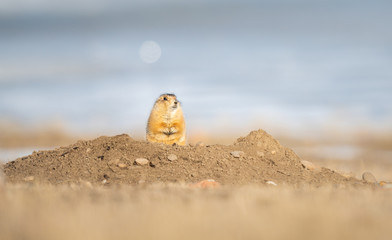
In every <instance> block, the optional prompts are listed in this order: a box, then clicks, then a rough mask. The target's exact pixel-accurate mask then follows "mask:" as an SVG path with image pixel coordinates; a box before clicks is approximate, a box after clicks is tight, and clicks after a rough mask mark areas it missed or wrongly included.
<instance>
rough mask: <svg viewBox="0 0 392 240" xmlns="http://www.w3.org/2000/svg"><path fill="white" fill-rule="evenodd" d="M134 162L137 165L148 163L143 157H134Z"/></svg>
mask: <svg viewBox="0 0 392 240" xmlns="http://www.w3.org/2000/svg"><path fill="white" fill-rule="evenodd" d="M135 163H136V164H137V165H141V166H143V165H147V164H148V160H147V159H145V158H136V160H135Z"/></svg>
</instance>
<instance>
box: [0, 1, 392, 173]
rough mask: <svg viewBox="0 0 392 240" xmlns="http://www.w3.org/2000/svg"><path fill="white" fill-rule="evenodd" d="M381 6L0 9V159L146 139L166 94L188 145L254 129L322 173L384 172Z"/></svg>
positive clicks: (387, 20) (387, 77)
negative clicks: (173, 99) (172, 98)
mask: <svg viewBox="0 0 392 240" xmlns="http://www.w3.org/2000/svg"><path fill="white" fill-rule="evenodd" d="M391 10H392V2H391V1H389V0H384V1H383V0H378V1H358V0H356V1H354V0H352V1H351V0H343V1H342V0H339V1H338V0H328V1H327V0H298V1H292V0H242V1H234V0H224V1H223V0H216V1H207V0H187V1H181V0H133V1H124V0H111V1H107V0H94V1H93V0H78V1H76V0H69V1H53V0H17V1H16V0H1V2H0V131H1V132H0V135H1V136H0V161H3V162H6V161H9V160H13V159H14V158H16V157H19V156H22V155H26V154H29V153H31V151H32V150H37V149H50V148H53V147H56V146H60V145H64V144H69V143H72V142H73V141H75V140H76V139H80V138H84V139H90V138H94V137H97V136H100V135H115V134H121V133H127V134H129V135H131V136H132V137H133V138H136V139H144V132H145V125H146V121H147V118H148V115H149V112H150V110H151V107H152V105H153V103H154V101H155V99H156V98H157V97H158V96H159V95H160V94H161V93H165V92H169V93H175V94H176V95H177V97H178V98H179V99H180V101H181V102H182V104H183V108H184V113H185V117H186V122H187V128H188V142H190V143H195V142H197V141H204V142H206V143H225V144H226V143H231V142H233V141H234V140H235V139H236V138H237V137H239V136H244V135H246V134H247V133H248V132H249V131H251V130H255V129H258V128H261V129H264V130H266V131H267V132H269V133H270V134H272V135H273V136H274V137H276V138H278V139H279V140H280V141H281V142H282V143H283V144H284V145H286V146H290V147H292V148H294V150H295V151H296V152H297V153H299V155H300V156H301V157H303V158H306V159H311V160H314V161H320V162H323V164H324V165H325V164H327V165H328V164H330V165H331V166H332V165H333V166H335V167H340V168H344V169H346V170H348V171H353V169H354V168H358V169H359V168H362V169H364V168H371V166H372V165H371V164H373V163H374V162H375V161H377V166H379V163H380V162H382V163H383V164H390V163H391V162H392V157H391V156H392V125H391V123H392V104H391V103H392V28H391V22H392V14H391ZM327 160H328V161H327ZM342 160H343V162H344V164H345V166H342V165H341V164H342V163H341V162H342ZM354 160H355V161H354ZM358 161H359V163H358ZM337 162H339V163H337ZM348 163H351V165H349V166H348V165H347V164H348ZM354 170H355V169H354ZM388 171H389V170H388ZM390 173H391V172H389V173H388V174H390ZM380 174H381V173H380ZM388 174H383V176H387V175H388Z"/></svg>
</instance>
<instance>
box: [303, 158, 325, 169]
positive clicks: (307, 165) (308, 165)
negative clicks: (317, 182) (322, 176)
mask: <svg viewBox="0 0 392 240" xmlns="http://www.w3.org/2000/svg"><path fill="white" fill-rule="evenodd" d="M301 164H302V166H303V167H304V168H306V169H308V170H311V171H317V170H321V169H320V167H319V166H317V165H316V164H314V163H312V162H309V161H306V160H302V161H301Z"/></svg>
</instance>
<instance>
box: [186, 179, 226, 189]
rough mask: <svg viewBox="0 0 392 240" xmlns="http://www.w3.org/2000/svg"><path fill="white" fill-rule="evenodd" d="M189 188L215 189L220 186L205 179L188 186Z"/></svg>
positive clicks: (213, 181) (212, 180)
mask: <svg viewBox="0 0 392 240" xmlns="http://www.w3.org/2000/svg"><path fill="white" fill-rule="evenodd" d="M189 186H190V187H194V188H217V187H220V184H219V183H218V182H216V181H215V180H214V179H206V180H203V181H200V182H198V183H195V184H190V185H189Z"/></svg>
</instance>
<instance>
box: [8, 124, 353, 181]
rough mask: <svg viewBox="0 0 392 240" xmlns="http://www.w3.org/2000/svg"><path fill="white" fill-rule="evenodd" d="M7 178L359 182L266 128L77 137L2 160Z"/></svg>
mask: <svg viewBox="0 0 392 240" xmlns="http://www.w3.org/2000/svg"><path fill="white" fill-rule="evenodd" d="M4 173H5V175H6V176H7V179H8V181H9V182H25V181H34V182H43V183H52V184H64V183H80V182H90V183H92V184H138V183H152V182H182V181H183V182H189V183H191V182H197V181H200V180H203V179H215V180H216V181H218V182H220V183H222V184H249V183H266V182H267V181H273V182H275V183H277V184H282V183H286V184H290V185H297V184H312V185H323V184H330V183H332V184H355V183H358V180H356V179H353V178H346V177H344V176H342V175H340V174H338V173H336V172H334V171H332V170H329V169H326V168H320V169H319V170H317V171H315V170H309V169H307V168H305V167H304V166H303V164H302V163H301V159H300V158H299V157H298V156H297V155H296V154H295V153H294V152H293V151H292V150H291V149H288V148H285V147H283V146H282V145H280V144H279V142H278V141H277V140H275V139H274V138H272V137H271V136H270V135H269V134H267V133H266V132H264V131H263V130H258V131H253V132H251V133H250V134H249V135H248V136H246V137H241V138H239V139H237V141H236V142H235V143H234V144H233V145H228V146H224V145H210V146H208V145H207V146H203V145H202V144H201V145H196V146H194V145H188V146H168V145H164V144H155V143H148V142H145V141H136V140H133V139H132V138H130V137H129V136H128V135H126V134H123V135H118V136H114V137H99V138H97V139H94V140H91V141H78V142H77V143H75V144H73V145H70V146H68V147H61V148H58V149H55V150H52V151H39V152H34V153H33V154H31V155H29V156H26V157H22V158H19V159H16V160H15V161H12V162H9V163H7V164H6V165H5V166H4Z"/></svg>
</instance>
